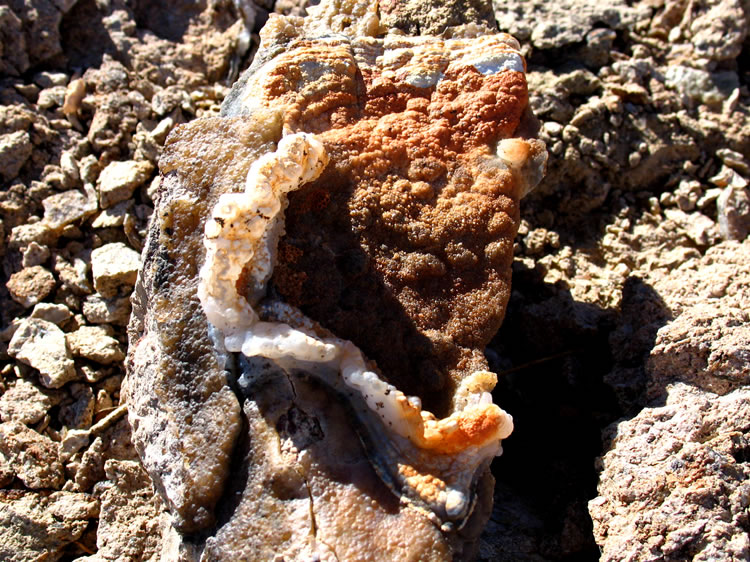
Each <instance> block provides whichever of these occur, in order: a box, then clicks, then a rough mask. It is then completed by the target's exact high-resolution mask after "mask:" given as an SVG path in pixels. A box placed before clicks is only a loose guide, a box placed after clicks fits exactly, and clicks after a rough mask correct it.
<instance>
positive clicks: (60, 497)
mask: <svg viewBox="0 0 750 562" xmlns="http://www.w3.org/2000/svg"><path fill="white" fill-rule="evenodd" d="M98 514H99V504H98V502H97V500H96V499H94V498H93V497H92V496H90V495H89V494H79V493H70V492H53V493H52V494H47V493H44V492H42V493H39V492H26V491H20V490H0V527H1V528H2V529H3V540H2V541H0V559H2V560H7V561H8V562H27V561H29V560H50V561H51V560H57V559H59V558H60V557H61V556H62V550H63V548H65V546H66V545H68V544H70V543H71V542H73V541H76V540H78V539H79V538H80V537H81V535H82V534H83V532H84V531H85V530H86V528H87V527H88V525H89V522H90V521H91V520H92V519H95V518H96V517H97V516H98Z"/></svg>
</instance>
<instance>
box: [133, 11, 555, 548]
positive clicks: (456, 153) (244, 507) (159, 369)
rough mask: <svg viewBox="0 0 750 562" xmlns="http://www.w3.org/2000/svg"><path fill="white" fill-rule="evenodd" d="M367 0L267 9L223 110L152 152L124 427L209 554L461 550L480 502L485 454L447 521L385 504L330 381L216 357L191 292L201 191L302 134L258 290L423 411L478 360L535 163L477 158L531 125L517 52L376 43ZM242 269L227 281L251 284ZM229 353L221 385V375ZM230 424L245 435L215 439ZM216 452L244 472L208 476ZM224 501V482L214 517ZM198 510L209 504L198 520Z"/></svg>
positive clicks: (397, 40) (213, 195) (536, 173)
mask: <svg viewBox="0 0 750 562" xmlns="http://www.w3.org/2000/svg"><path fill="white" fill-rule="evenodd" d="M374 6H375V4H372V3H367V2H363V3H357V2H343V3H336V2H330V3H324V4H323V5H321V6H320V7H319V8H318V9H317V14H316V17H315V18H311V19H310V20H307V23H305V22H303V21H301V20H298V19H294V18H292V19H282V18H277V19H273V20H271V22H270V23H269V25H268V26H267V28H266V31H264V35H263V39H262V41H263V45H264V46H263V48H261V50H260V52H259V54H258V55H257V56H256V58H255V61H254V63H253V66H252V67H251V69H250V70H249V71H248V73H247V74H246V75H244V77H243V78H242V79H241V80H240V81H239V82H238V84H237V85H236V86H235V87H234V89H233V91H232V93H231V94H230V96H229V98H228V99H227V101H226V103H225V105H224V107H223V110H222V117H220V118H215V119H201V120H197V121H193V122H192V123H190V124H188V125H185V126H178V127H176V128H175V129H174V130H173V132H172V133H171V135H170V136H169V138H168V140H167V144H166V146H165V149H164V152H163V154H162V158H161V160H160V172H161V174H162V183H161V186H160V189H159V193H158V197H157V200H158V204H157V206H156V208H155V210H154V217H155V220H154V221H153V222H152V224H151V228H150V231H149V235H148V238H147V241H146V244H145V248H144V264H143V269H142V271H141V274H140V276H139V280H138V283H137V285H136V289H135V296H134V299H133V304H134V314H133V316H132V318H131V323H130V326H129V337H130V350H129V356H128V371H129V374H128V378H127V381H126V394H127V403H128V405H129V419H130V421H131V423H132V425H133V438H134V443H135V445H136V448H137V450H138V452H139V455H140V457H141V459H142V461H143V464H144V467H145V468H146V470H147V471H148V473H149V475H150V476H151V478H152V479H153V481H154V485H155V488H156V489H157V491H158V492H159V493H160V494H161V495H162V497H163V498H164V499H165V502H166V504H167V507H168V508H169V509H170V511H171V513H172V515H173V516H174V520H175V526H176V528H177V530H178V531H179V532H180V533H182V534H183V535H187V536H190V535H191V534H193V536H195V535H194V534H195V533H196V532H198V531H203V532H204V533H205V534H204V535H203V537H204V538H203V539H201V540H205V542H201V541H199V542H197V543H192V544H194V545H196V548H198V549H199V550H203V555H204V556H206V557H209V558H227V557H234V556H238V555H239V556H241V557H248V558H263V557H265V556H268V555H271V554H278V553H284V555H285V556H288V557H291V558H300V557H303V556H320V557H329V556H331V555H333V556H339V557H343V558H354V559H356V558H358V557H368V556H371V555H372V553H374V552H382V553H383V558H403V557H412V556H413V557H420V559H425V560H439V559H445V558H449V557H452V556H455V557H469V556H470V555H471V549H472V545H473V544H474V543H475V541H476V538H477V535H478V532H479V530H480V529H481V527H482V525H483V523H484V521H486V518H487V516H488V509H489V504H488V501H489V498H490V496H491V494H488V493H487V487H488V486H489V485H491V478H490V477H489V474H488V472H487V470H486V466H487V465H486V464H482V465H481V466H480V467H478V468H477V471H476V473H473V474H474V476H472V477H471V480H472V482H473V483H474V485H472V486H471V492H470V493H471V494H472V495H471V497H472V498H474V497H476V504H474V502H473V500H472V501H471V503H472V507H473V508H474V509H473V511H472V510H471V509H468V510H467V512H468V514H467V515H466V520H463V523H462V525H461V526H460V527H461V528H460V529H458V528H456V526H453V524H446V525H445V526H443V528H442V529H441V527H440V526H439V524H436V522H437V521H438V520H439V519H435V517H436V516H435V515H434V514H433V515H430V514H429V512H428V511H425V510H420V509H413V508H411V507H409V501H408V500H406V499H404V500H403V501H401V502H400V501H399V492H398V490H396V489H395V488H396V487H395V486H393V483H392V482H390V481H389V480H388V478H387V477H384V475H383V473H381V472H379V471H380V468H377V467H378V466H379V465H378V461H377V460H375V459H377V456H378V454H379V453H378V447H381V446H382V447H384V448H385V447H386V446H387V445H385V444H379V443H372V442H371V443H369V444H366V445H365V444H364V443H363V446H360V444H359V441H358V439H356V438H355V435H359V438H360V439H364V440H365V441H366V440H367V439H368V438H367V437H363V435H366V434H365V433H361V434H360V433H359V432H356V433H355V431H354V430H355V427H352V426H353V425H355V426H356V422H355V423H354V424H353V423H352V421H351V417H352V415H351V412H347V408H346V407H341V406H339V405H337V404H335V402H334V401H333V399H332V394H331V392H332V391H331V389H330V388H327V387H325V386H321V385H320V384H319V383H316V382H315V381H311V380H307V379H306V377H304V376H303V377H300V376H297V375H296V374H295V375H294V376H293V377H292V376H287V375H284V374H280V373H278V372H274V369H273V366H267V367H259V366H258V365H257V364H251V363H247V361H246V360H245V359H244V358H243V357H242V356H238V357H237V356H227V355H225V353H224V352H223V350H222V346H221V345H215V344H214V342H221V341H223V340H222V339H219V338H220V337H222V338H223V336H221V334H217V333H216V328H215V327H213V328H211V329H209V326H208V324H207V321H206V317H205V315H204V312H203V309H202V307H201V303H200V301H199V300H198V299H197V296H196V289H197V286H198V281H199V279H198V272H199V270H200V267H201V265H203V260H204V259H205V258H204V256H205V250H204V248H203V229H204V225H205V223H206V220H207V218H208V216H209V213H210V212H211V210H212V208H213V205H214V204H215V203H216V201H217V200H218V198H219V196H221V195H223V194H226V193H228V192H231V191H237V190H238V189H241V186H242V185H243V183H244V181H245V178H246V177H247V176H248V170H249V169H250V165H251V163H252V162H253V161H254V160H256V159H257V158H258V157H259V156H261V155H263V154H266V153H272V152H273V150H274V148H275V145H276V143H277V142H278V141H279V139H280V138H281V137H282V133H284V134H290V133H294V132H297V131H309V132H312V133H314V134H315V135H319V136H320V139H321V141H322V142H323V143H324V144H325V150H326V152H327V153H328V155H329V156H330V159H331V162H332V165H331V166H329V167H328V168H327V169H326V170H325V171H324V172H323V174H322V175H321V177H320V178H319V179H318V180H316V181H312V182H311V183H310V184H308V185H305V186H303V187H302V188H301V189H300V190H299V191H297V192H295V193H294V194H293V195H292V197H291V199H290V202H289V209H288V211H287V224H286V235H285V239H284V240H283V241H282V243H281V246H280V249H279V259H278V264H277V270H276V271H275V272H274V278H273V279H272V286H273V290H272V293H273V292H276V293H278V294H280V295H281V296H282V297H283V298H284V299H285V300H286V301H287V302H289V303H291V304H293V305H295V306H299V308H300V309H302V310H303V311H304V312H305V313H306V314H308V315H309V316H310V317H312V318H313V319H314V320H315V321H317V322H319V323H320V324H322V325H323V326H325V327H326V328H328V329H330V330H331V331H333V332H334V333H336V335H338V336H341V337H345V338H350V339H352V340H353V341H354V342H355V344H357V345H359V346H362V347H363V348H367V347H368V346H369V348H368V349H366V352H367V354H368V356H369V358H371V359H375V360H376V361H377V363H378V365H379V367H380V369H379V372H382V373H384V376H386V377H388V380H389V381H391V382H393V383H395V384H397V385H398V386H399V387H403V388H404V389H406V390H408V391H410V392H414V393H416V394H418V395H419V396H420V398H422V399H423V400H425V402H427V403H429V405H430V407H433V408H434V409H435V410H436V411H438V412H440V413H441V414H444V413H445V412H447V411H449V410H450V409H451V408H452V407H453V406H452V405H451V404H452V401H453V399H454V393H455V391H456V388H457V386H458V385H459V384H460V382H461V381H462V380H463V379H464V378H466V377H467V376H468V375H469V374H470V373H473V372H484V371H483V370H484V369H486V368H487V362H486V359H485V358H484V355H483V348H484V346H485V345H486V343H487V342H488V341H489V339H490V338H491V336H492V333H493V331H494V330H495V329H496V328H497V326H498V325H499V323H500V321H501V319H502V316H503V312H504V307H505V303H506V301H507V297H508V292H509V288H508V284H509V276H510V261H511V260H512V254H513V244H512V239H513V236H514V234H515V230H516V228H517V223H518V199H519V198H520V197H521V196H522V195H523V194H524V193H525V192H527V191H528V190H529V189H530V188H531V187H533V185H535V184H536V183H537V182H538V181H539V179H540V177H541V173H542V171H543V165H544V150H543V146H542V145H541V143H534V142H533V141H520V140H519V143H518V144H514V143H513V142H510V143H508V144H505V145H502V146H506V147H508V148H509V150H510V147H511V145H512V146H514V147H519V148H518V150H519V152H518V153H514V154H505V153H503V151H502V150H501V149H500V148H498V152H497V154H495V153H494V150H495V147H496V144H495V143H501V142H504V140H505V139H508V140H511V139H512V137H514V136H517V137H521V138H525V137H526V136H527V135H528V134H531V133H533V129H534V127H533V121H532V120H531V119H530V118H529V116H528V115H527V113H526V105H527V93H526V86H525V81H524V79H523V74H522V71H523V69H524V67H523V63H522V59H521V58H520V56H519V55H518V53H517V50H515V46H516V45H515V43H514V42H513V40H512V39H511V38H509V37H507V36H494V35H486V33H487V31H486V30H483V29H482V28H481V27H479V26H471V25H468V26H465V27H463V28H459V29H458V30H457V31H454V32H453V35H452V37H453V38H455V41H454V42H449V40H444V39H441V38H431V37H428V38H408V37H405V36H404V35H398V34H394V35H393V36H386V38H385V39H383V38H382V37H380V38H379V37H378V35H381V36H382V35H383V34H385V31H386V30H385V28H384V27H383V26H381V23H380V21H379V20H378V17H377V15H376V9H375V8H374ZM456 13H458V11H456ZM402 15H403V14H400V15H399V17H401V16H402ZM457 23H464V21H459V22H457ZM330 31H335V32H337V33H339V35H334V36H330V37H329V36H327V35H326V34H328V35H330ZM321 34H323V35H324V36H326V38H325V39H322V40H316V41H310V40H309V39H308V37H320V35H321ZM483 34H484V35H485V36H484V37H481V36H482V35H483ZM476 36H480V38H479V39H477V42H476V44H474V43H472V40H473V38H475V37H476ZM493 41H496V42H497V41H499V42H501V43H502V45H500V46H499V47H498V51H499V52H500V53H501V54H500V55H499V57H500V59H502V60H500V59H498V60H495V59H492V60H490V59H487V60H486V61H485V60H484V59H481V57H482V56H485V54H487V53H490V52H492V53H495V52H496V51H495V50H494V49H492V48H491V47H490V45H491V44H492V43H493ZM454 51H455V52H454ZM475 53H483V54H479V55H477V56H478V57H480V58H477V59H476V60H475V59H472V58H471V57H472V56H474V54H475ZM488 56H489V55H488ZM462 57H468V58H462ZM412 58H413V60H412ZM506 58H507V60H506ZM454 59H455V60H456V61H461V62H456V63H455V65H453V66H451V62H452V61H453V60H454ZM410 60H411V61H412V62H410ZM469 60H475V63H468V62H466V61H469ZM381 61H383V62H382V63H381ZM423 62H424V64H423ZM381 64H382V65H383V66H380V65H381ZM471 64H476V67H475V66H471ZM506 71H507V72H506ZM521 147H522V148H521ZM307 155H308V154H307V153H305V156H307ZM503 157H505V158H506V160H504V161H503V162H505V164H498V165H497V166H496V164H495V163H496V162H499V161H496V160H493V159H494V158H500V159H502V158H503ZM285 165H289V166H290V171H289V173H290V174H291V173H294V172H293V169H294V165H293V163H292V161H291V160H290V161H289V162H288V164H285ZM498 170H504V171H505V172H506V173H504V172H501V171H498ZM321 240H325V241H326V242H325V243H321ZM250 275H251V274H248V276H250ZM252 283H253V281H252V279H247V280H244V279H243V280H241V282H238V287H237V289H242V290H246V291H247V292H248V294H250V293H251V292H252V290H253V285H252ZM239 285H243V287H240V286H239ZM244 285H247V287H246V288H245V287H244ZM360 294H361V296H359V297H358V295H360ZM342 298H343V299H344V300H345V301H346V302H345V303H344V304H342V302H341V301H342ZM248 299H249V300H250V297H248ZM375 302H378V303H380V304H379V305H378V306H381V307H385V308H386V311H387V313H385V314H383V313H382V310H381V311H380V313H378V310H379V309H374V308H373V303H375ZM320 330H321V331H323V328H320ZM404 337H406V338H407V340H408V341H407V342H404V341H403V339H404ZM214 338H216V339H214ZM379 340H382V341H379ZM415 343H416V345H415ZM415 349H417V350H418V352H417V353H415V351H414V350H415ZM425 358H426V359H425ZM412 360H414V361H418V362H422V365H421V368H419V369H417V368H411V366H410V365H409V362H410V361H412ZM235 362H237V363H236V364H237V367H238V369H239V372H240V373H242V374H243V378H242V379H241V381H240V383H239V384H240V386H243V385H244V389H245V390H244V391H243V392H242V393H240V394H239V396H238V395H237V394H235V393H234V392H233V391H232V390H231V389H230V387H229V386H228V382H229V381H228V380H227V377H228V374H227V372H225V371H224V370H223V369H222V366H223V365H225V364H232V363H235ZM404 362H405V363H406V364H403V363H404ZM246 363H247V364H246ZM381 363H382V365H381ZM267 379H268V380H267ZM488 380H489V379H488ZM242 381H244V382H242ZM269 381H272V383H271V382H269ZM422 385H424V387H423V386H422ZM486 394H487V397H488V398H489V393H486ZM240 404H241V405H242V415H241V414H240ZM240 419H243V420H244V421H245V422H246V424H247V426H248V427H247V428H246V429H249V435H248V436H247V437H245V436H243V437H242V438H241V439H240V440H239V442H238V443H237V444H236V445H235V440H236V439H237V437H238V436H239V432H240V427H239V420H240ZM280 441H281V443H282V444H281V450H279V442H280ZM188 442H189V443H191V444H192V446H191V447H189V448H188V447H185V446H184V445H183V444H184V443H188ZM204 443H210V444H211V446H210V447H206V446H204V445H203V444H204ZM235 446H236V450H235V451H234V459H235V462H237V463H239V464H240V466H242V467H244V468H243V469H242V470H240V471H239V474H241V476H240V477H239V478H234V477H233V478H227V476H228V472H227V470H228V466H229V462H230V458H231V454H232V450H233V449H234V448H235ZM372 456H374V457H375V459H373V461H371V460H370V458H371V457H372ZM371 462H374V463H375V467H373V464H371ZM185 467H190V470H185ZM407 471H408V469H407ZM345 474H346V476H344V475H345ZM416 476H419V473H417V472H415V477H416ZM383 478H385V481H384V480H383ZM417 480H418V479H417ZM437 481H438V482H440V481H439V479H437ZM432 486H433V484H431V483H429V482H428V483H426V484H425V488H426V489H433V488H431V487H432ZM475 486H476V488H475ZM260 489H264V490H266V491H265V493H261V494H259V493H258V491H259V490H260ZM394 492H395V493H394ZM475 493H476V496H474V494H475ZM222 495H223V496H224V497H232V498H236V499H235V500H234V503H233V504H232V507H231V509H230V512H229V513H227V512H226V511H225V510H226V509H227V506H226V505H225V504H224V503H223V502H222V501H221V500H220V499H219V498H220V497H221V496H222ZM217 501H218V502H219V503H218V505H217ZM214 506H216V507H215V508H214ZM214 509H216V511H217V512H218V513H227V516H226V517H225V518H223V519H221V522H222V524H221V526H219V527H218V528H213V527H212V525H213V523H214V519H213V511H214ZM258 513H263V514H264V516H263V518H259V517H257V514H258ZM469 514H470V515H469ZM269 522H271V523H269ZM271 529H274V530H273V531H271ZM277 529H283V530H284V532H281V533H279V532H278V531H277ZM313 529H315V530H317V531H312V530H313ZM311 531H312V532H311ZM316 533H317V537H318V538H315V537H316ZM206 536H207V537H208V538H207V539H205V537H206ZM394 536H395V537H398V538H397V539H396V540H392V537H394ZM185 544H188V543H185Z"/></svg>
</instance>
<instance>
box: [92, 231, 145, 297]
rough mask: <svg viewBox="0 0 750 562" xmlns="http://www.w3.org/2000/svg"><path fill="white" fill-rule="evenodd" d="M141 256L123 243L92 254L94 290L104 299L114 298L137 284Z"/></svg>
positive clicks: (103, 247)
mask: <svg viewBox="0 0 750 562" xmlns="http://www.w3.org/2000/svg"><path fill="white" fill-rule="evenodd" d="M140 265H141V256H140V255H139V254H138V252H136V251H135V250H133V249H132V248H129V247H128V246H126V245H125V244H123V243H122V242H113V243H111V244H105V245H104V246H102V247H100V248H96V249H95V250H94V251H92V252H91V271H92V273H93V276H94V288H95V289H96V290H97V292H98V293H99V294H101V295H102V297H104V298H112V297H115V296H117V295H118V293H119V292H120V291H121V290H122V291H128V290H130V289H131V288H132V287H133V285H134V284H135V280H136V277H137V276H138V270H139V269H140Z"/></svg>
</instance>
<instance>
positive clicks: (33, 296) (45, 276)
mask: <svg viewBox="0 0 750 562" xmlns="http://www.w3.org/2000/svg"><path fill="white" fill-rule="evenodd" d="M56 284H57V282H56V281H55V278H54V276H53V275H52V273H51V272H50V271H49V270H47V269H45V268H44V267H42V266H41V265H35V266H33V267H27V268H25V269H22V270H21V271H19V272H18V273H14V274H13V275H11V276H10V279H9V280H8V283H7V284H6V286H7V287H8V291H10V296H11V297H13V300H14V301H16V302H17V303H18V304H20V305H22V306H24V307H26V308H29V307H31V306H34V305H35V304H36V303H38V302H39V301H42V300H44V299H45V298H47V295H49V294H50V293H51V292H52V290H53V289H54V288H55V285H56Z"/></svg>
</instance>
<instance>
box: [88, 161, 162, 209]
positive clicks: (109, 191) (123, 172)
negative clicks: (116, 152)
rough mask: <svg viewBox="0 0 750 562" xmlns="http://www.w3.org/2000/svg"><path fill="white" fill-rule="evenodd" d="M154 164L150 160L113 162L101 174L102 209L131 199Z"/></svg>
mask: <svg viewBox="0 0 750 562" xmlns="http://www.w3.org/2000/svg"><path fill="white" fill-rule="evenodd" d="M152 171H153V166H152V165H151V164H150V163H149V162H136V161H134V160H128V161H127V162H112V163H110V164H109V165H108V166H107V167H106V168H104V170H102V173H101V174H100V175H99V180H98V183H97V185H98V187H99V201H100V203H101V206H102V209H106V208H107V207H111V206H112V205H114V204H115V203H119V202H120V201H125V200H126V199H130V197H131V196H132V195H133V192H134V191H135V190H136V188H138V187H140V186H141V185H143V182H145V181H146V180H147V179H148V177H149V175H150V174H151V172H152Z"/></svg>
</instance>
